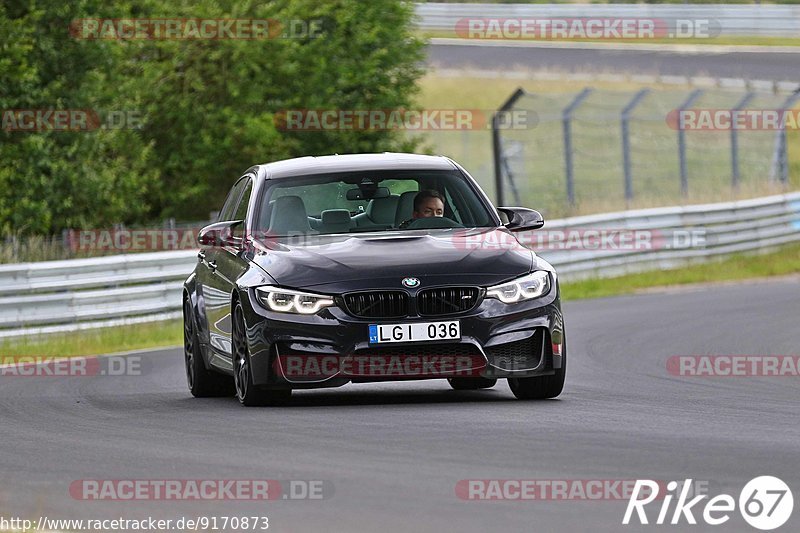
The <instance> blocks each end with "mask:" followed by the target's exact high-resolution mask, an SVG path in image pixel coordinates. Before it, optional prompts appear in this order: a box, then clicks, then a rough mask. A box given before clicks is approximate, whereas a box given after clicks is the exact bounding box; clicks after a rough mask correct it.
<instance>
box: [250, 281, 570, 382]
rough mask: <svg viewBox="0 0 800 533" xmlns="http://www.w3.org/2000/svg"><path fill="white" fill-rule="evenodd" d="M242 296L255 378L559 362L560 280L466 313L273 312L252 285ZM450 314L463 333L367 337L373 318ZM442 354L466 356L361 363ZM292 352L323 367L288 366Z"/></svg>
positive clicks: (547, 368)
mask: <svg viewBox="0 0 800 533" xmlns="http://www.w3.org/2000/svg"><path fill="white" fill-rule="evenodd" d="M241 300H242V304H243V308H244V309H245V315H246V322H247V325H248V332H247V338H248V343H249V348H250V354H251V369H252V373H253V382H254V384H256V385H271V386H286V385H287V383H288V384H290V385H291V386H292V387H293V388H316V387H336V386H340V385H344V384H345V383H348V382H351V381H352V382H366V381H387V380H406V379H433V378H444V377H459V376H471V377H475V376H480V377H485V378H507V377H515V378H519V377H533V376H544V375H550V374H553V373H554V371H555V369H558V368H561V364H562V357H563V355H562V351H561V349H562V348H561V347H562V346H563V339H564V325H563V317H562V314H561V306H560V300H559V294H558V285H555V287H554V288H553V289H552V290H551V291H550V293H549V294H547V295H545V296H543V297H542V298H538V299H535V300H531V301H528V302H521V303H516V304H504V303H502V302H500V301H498V300H495V299H490V298H486V299H483V301H481V302H480V304H479V305H478V306H477V307H476V308H475V309H473V310H472V311H470V312H468V313H462V314H455V315H447V316H442V317H437V318H431V317H418V316H412V317H406V318H404V319H363V318H356V317H354V316H351V315H350V314H348V313H347V312H346V311H345V310H344V309H342V308H341V307H338V306H337V307H328V308H326V309H323V310H321V311H320V312H319V313H317V314H316V315H310V316H309V315H296V314H285V313H275V312H272V311H269V310H267V309H265V308H264V306H263V305H262V304H261V303H260V302H259V301H258V299H257V297H256V295H255V291H254V290H253V289H246V290H245V291H243V293H242V297H241ZM446 320H459V321H460V324H461V340H460V341H437V342H431V343H419V342H415V343H392V344H391V345H389V346H387V347H384V345H378V346H376V345H370V344H369V341H368V338H369V325H370V324H375V323H410V322H432V321H446ZM443 355H447V356H452V357H462V359H458V360H457V362H456V367H453V366H448V365H447V364H444V365H438V366H436V365H433V366H428V367H427V370H425V371H422V372H416V371H413V372H404V371H403V370H402V368H399V367H395V370H400V371H399V372H397V371H395V372H385V370H387V368H386V367H384V368H383V369H379V368H378V367H377V366H375V364H374V363H373V364H372V366H370V364H367V366H366V367H365V366H364V365H363V362H364V360H365V358H369V357H373V356H377V357H379V359H377V360H380V361H383V362H386V361H391V362H392V363H390V364H397V362H398V361H400V362H401V366H402V362H403V361H406V362H411V361H412V359H410V358H415V357H417V358H419V357H428V359H427V361H429V362H430V361H431V360H432V359H431V357H433V358H437V357H440V356H443ZM290 357H305V358H308V360H310V359H314V360H315V366H314V368H316V366H317V365H318V364H319V363H320V362H324V363H325V365H326V367H325V369H323V371H320V372H310V373H298V372H296V371H294V370H296V368H293V369H290V368H287V358H290ZM467 357H469V359H468V360H467V359H466V358H467ZM296 360H297V359H295V361H296ZM437 360H438V361H442V362H444V361H445V359H437ZM414 361H418V360H417V359H414ZM458 361H461V363H459V362H458ZM356 363H358V364H356ZM381 364H383V363H381ZM412 366H413V365H412ZM403 368H405V369H406V370H407V369H408V368H410V367H409V366H405V367H403ZM414 368H417V369H419V368H421V367H414ZM365 369H366V370H367V371H366V372H364V371H363V370H365ZM290 370H291V371H290ZM376 370H377V371H376ZM454 370H455V372H453V371H454Z"/></svg>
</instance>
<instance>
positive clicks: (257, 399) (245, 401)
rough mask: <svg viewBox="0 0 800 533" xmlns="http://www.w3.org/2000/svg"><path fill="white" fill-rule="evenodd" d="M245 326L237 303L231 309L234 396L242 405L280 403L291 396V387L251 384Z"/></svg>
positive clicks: (251, 377)
mask: <svg viewBox="0 0 800 533" xmlns="http://www.w3.org/2000/svg"><path fill="white" fill-rule="evenodd" d="M246 331H247V328H246V326H245V322H244V311H243V310H242V304H240V303H237V304H236V307H235V309H234V311H233V335H232V339H231V341H232V343H233V381H234V385H235V389H236V398H237V399H238V400H239V403H241V404H242V405H244V406H247V407H260V406H265V405H281V404H284V403H286V402H287V401H288V400H289V398H291V396H292V389H265V388H263V387H258V386H256V385H254V384H253V372H252V371H251V366H250V349H249V348H248V346H247V334H246Z"/></svg>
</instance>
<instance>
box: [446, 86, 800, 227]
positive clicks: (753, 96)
mask: <svg viewBox="0 0 800 533" xmlns="http://www.w3.org/2000/svg"><path fill="white" fill-rule="evenodd" d="M798 96H800V94H798V93H795V94H793V95H789V96H787V95H779V94H771V93H757V92H751V91H746V90H743V91H735V90H730V89H721V88H715V89H692V88H689V89H683V90H678V89H675V90H662V89H659V90H655V89H652V90H651V89H642V90H639V91H610V90H602V89H595V88H592V87H587V88H581V87H576V89H575V91H573V92H570V93H563V94H532V93H528V92H525V91H524V90H521V89H520V90H518V91H516V92H515V93H514V94H513V95H512V96H511V97H510V98H509V100H508V101H507V103H506V105H504V106H503V108H502V109H501V111H499V112H498V117H499V118H500V119H501V120H500V122H498V123H496V124H495V125H496V126H497V125H499V127H498V128H496V129H495V130H494V131H493V132H492V136H493V139H489V138H488V135H486V134H483V135H481V134H479V133H477V134H476V133H473V132H470V133H461V132H451V133H448V134H443V133H440V134H439V135H438V137H435V138H434V139H433V141H434V143H435V146H436V147H437V148H439V147H440V146H446V147H447V148H446V151H445V152H444V153H448V155H452V156H453V157H454V158H456V159H457V160H459V161H463V162H464V164H465V166H466V167H467V168H469V169H470V170H471V171H473V172H474V173H475V174H476V177H477V178H478V179H479V181H481V183H482V184H483V185H484V186H487V185H488V182H489V181H490V180H492V178H493V181H494V183H493V187H487V189H489V191H487V192H494V197H495V199H496V200H497V201H498V202H499V203H502V204H506V205H510V204H515V205H524V206H530V207H535V208H537V209H540V210H542V211H544V212H545V214H546V216H549V217H551V218H552V217H554V216H559V217H560V216H567V215H571V214H578V213H598V212H607V211H612V210H619V209H626V208H634V207H650V206H665V205H680V204H684V203H698V202H716V201H725V200H730V199H737V198H746V197H754V196H763V195H768V194H774V193H777V192H783V191H786V190H790V189H798V188H800V176H798V174H800V173H799V172H797V169H796V168H795V169H794V170H792V169H790V166H791V164H792V161H793V160H792V158H791V157H790V152H791V147H792V146H794V145H797V144H798V142H799V141H800V137H798V131H797V126H796V125H793V122H792V119H796V118H797V112H796V111H795V112H794V113H793V114H788V115H787V114H786V113H784V112H783V111H782V110H785V109H791V108H792V107H793V106H794V105H795V104H796V102H797V100H798ZM521 110H522V111H525V112H527V113H528V115H529V116H530V117H533V119H532V120H528V121H527V122H526V126H527V127H519V125H518V124H516V125H514V126H513V127H511V126H509V125H508V123H506V124H503V120H502V119H503V117H508V116H510V114H511V113H519V111H521ZM682 112H683V113H682ZM770 116H772V118H774V117H776V116H777V117H778V118H779V123H778V124H779V125H778V127H775V124H774V123H770ZM786 117H788V119H789V120H786V123H785V124H784V122H781V121H784V120H785V119H786ZM726 120H727V121H728V122H726ZM731 121H733V122H731ZM737 121H738V122H737ZM727 123H731V124H733V126H732V127H726V124H727ZM787 129H788V132H787ZM787 134H788V137H787ZM445 135H449V137H447V138H445ZM459 136H460V137H459ZM478 136H479V137H478ZM476 142H482V143H486V144H488V145H489V146H488V147H491V148H493V150H492V152H493V156H494V164H493V165H492V164H491V163H490V164H488V165H487V161H486V159H485V158H486V156H487V155H489V154H488V153H487V152H488V150H487V148H488V147H487V146H486V145H484V146H483V147H476V146H475V143H476ZM798 151H800V146H798V150H795V152H798ZM797 155H798V154H796V153H795V154H794V157H795V158H797ZM479 158H480V160H479ZM795 167H796V164H795ZM492 189H494V190H493V191H492Z"/></svg>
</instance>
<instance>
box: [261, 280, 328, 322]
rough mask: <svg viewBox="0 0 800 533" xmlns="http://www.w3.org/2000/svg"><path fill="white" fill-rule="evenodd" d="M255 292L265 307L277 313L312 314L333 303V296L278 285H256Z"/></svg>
mask: <svg viewBox="0 0 800 533" xmlns="http://www.w3.org/2000/svg"><path fill="white" fill-rule="evenodd" d="M256 294H257V295H258V299H259V300H260V301H261V303H262V304H264V306H266V308H267V309H269V310H271V311H275V312H277V313H295V314H301V315H313V314H314V313H316V312H317V311H319V310H320V309H322V308H323V307H329V306H331V305H333V298H331V297H330V296H325V295H322V294H311V293H308V292H301V291H293V290H291V289H281V288H280V287H258V288H257V289H256Z"/></svg>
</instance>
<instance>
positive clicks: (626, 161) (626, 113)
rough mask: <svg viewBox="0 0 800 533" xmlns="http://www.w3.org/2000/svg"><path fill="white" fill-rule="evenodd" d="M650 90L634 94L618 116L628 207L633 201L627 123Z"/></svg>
mask: <svg viewBox="0 0 800 533" xmlns="http://www.w3.org/2000/svg"><path fill="white" fill-rule="evenodd" d="M649 92H650V89H642V90H641V91H639V92H638V93H636V94H635V95H634V96H633V98H631V101H630V102H628V104H627V105H626V106H625V107H624V108H623V109H622V114H621V116H620V123H621V126H622V169H623V172H624V173H625V203H626V205H628V206H629V204H630V201H631V200H633V177H632V176H631V153H630V152H631V146H630V132H629V129H628V121H629V120H630V115H631V113H632V112H633V109H634V108H635V107H636V106H637V105H639V102H641V101H642V100H643V99H644V97H645V96H646V95H647V93H649Z"/></svg>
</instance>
